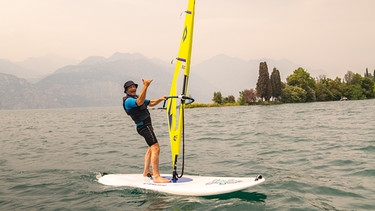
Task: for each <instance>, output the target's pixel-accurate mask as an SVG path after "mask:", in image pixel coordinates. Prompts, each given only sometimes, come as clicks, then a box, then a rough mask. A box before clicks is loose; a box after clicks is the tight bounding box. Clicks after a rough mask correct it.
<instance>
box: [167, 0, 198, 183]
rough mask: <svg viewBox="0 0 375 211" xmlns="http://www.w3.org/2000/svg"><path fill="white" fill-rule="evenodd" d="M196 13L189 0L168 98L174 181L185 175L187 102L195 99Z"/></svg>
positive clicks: (191, 1)
mask: <svg viewBox="0 0 375 211" xmlns="http://www.w3.org/2000/svg"><path fill="white" fill-rule="evenodd" d="M194 14H195V0H188V6H187V10H186V11H185V23H184V28H183V31H182V37H181V41H180V49H179V52H178V56H177V58H176V67H175V70H174V75H173V79H172V84H171V89H170V92H169V97H168V98H167V116H168V128H169V138H170V146H171V153H172V167H173V173H172V174H173V178H172V181H177V178H181V177H182V175H183V170H184V110H185V105H186V104H189V103H192V102H193V101H194V99H192V98H190V97H187V94H188V83H189V75H190V63H191V52H192V44H193V28H194ZM181 81H182V82H181ZM181 143H182V144H181ZM181 145H182V151H183V156H182V172H181V175H180V176H178V174H177V160H178V157H179V155H180V152H181Z"/></svg>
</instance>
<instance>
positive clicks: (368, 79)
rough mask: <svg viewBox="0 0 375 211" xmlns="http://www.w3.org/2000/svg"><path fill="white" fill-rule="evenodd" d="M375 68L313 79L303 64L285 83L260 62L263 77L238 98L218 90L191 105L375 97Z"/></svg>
mask: <svg viewBox="0 0 375 211" xmlns="http://www.w3.org/2000/svg"><path fill="white" fill-rule="evenodd" d="M374 84H375V70H374V73H373V74H371V73H369V72H368V69H367V68H366V72H365V73H364V76H362V75H360V74H358V73H353V72H352V71H348V72H347V73H346V74H345V76H344V79H341V78H339V77H336V78H335V79H330V78H327V77H326V76H324V75H323V76H319V77H318V78H313V77H312V76H311V75H310V73H308V72H307V71H306V70H305V69H303V68H302V67H299V68H298V69H296V70H294V72H293V74H291V75H289V76H288V77H287V78H286V82H281V79H280V72H279V70H278V69H276V68H273V71H272V73H271V76H269V73H268V67H267V63H266V62H261V63H260V65H259V76H258V81H257V84H256V88H255V89H245V90H243V91H240V92H239V98H238V99H237V101H236V100H235V98H234V96H233V95H230V96H228V97H223V96H222V94H221V92H220V91H218V92H214V96H213V99H212V101H213V103H212V104H201V103H193V104H191V105H189V106H187V107H190V108H194V107H217V106H229V105H230V106H235V105H254V104H257V105H269V104H280V103H305V102H321V101H337V100H347V99H348V100H363V99H373V98H375V85H374Z"/></svg>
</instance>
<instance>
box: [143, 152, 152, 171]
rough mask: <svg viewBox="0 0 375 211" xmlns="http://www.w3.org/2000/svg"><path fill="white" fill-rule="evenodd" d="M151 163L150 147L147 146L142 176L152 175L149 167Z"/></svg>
mask: <svg viewBox="0 0 375 211" xmlns="http://www.w3.org/2000/svg"><path fill="white" fill-rule="evenodd" d="M150 164H151V148H150V147H148V149H147V152H146V154H145V165H144V168H143V176H144V177H147V176H148V175H152V171H151V169H150Z"/></svg>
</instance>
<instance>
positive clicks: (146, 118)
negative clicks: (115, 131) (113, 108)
mask: <svg viewBox="0 0 375 211" xmlns="http://www.w3.org/2000/svg"><path fill="white" fill-rule="evenodd" d="M136 101H137V98H136V97H133V96H125V97H124V98H123V107H124V110H125V112H126V113H127V114H128V115H129V116H130V117H131V118H132V119H133V121H134V123H135V124H136V126H137V132H138V134H139V135H141V136H143V137H144V138H145V140H146V142H147V145H148V146H152V145H153V144H155V143H158V140H157V139H156V136H155V133H154V129H153V127H152V123H151V115H150V112H149V111H148V109H147V105H148V104H149V103H150V100H147V99H146V100H145V101H144V103H143V104H142V105H141V106H138V105H137V103H136Z"/></svg>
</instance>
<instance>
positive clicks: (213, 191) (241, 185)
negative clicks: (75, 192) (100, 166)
mask: <svg viewBox="0 0 375 211" xmlns="http://www.w3.org/2000/svg"><path fill="white" fill-rule="evenodd" d="M161 176H162V177H165V178H167V179H171V176H170V175H164V174H163V175H161ZM264 181H265V179H264V178H263V177H262V176H260V175H259V176H256V177H205V176H189V175H186V176H183V177H182V178H180V179H178V180H177V181H176V182H170V183H154V182H153V181H152V178H150V177H144V176H143V175H142V174H102V175H99V176H98V182H99V183H101V184H103V185H109V186H113V187H134V188H142V189H146V190H152V191H158V192H163V193H167V194H174V195H185V196H212V195H218V194H225V193H231V192H235V191H239V190H244V189H247V188H249V187H252V186H255V185H259V184H260V183H262V182H264Z"/></svg>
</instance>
